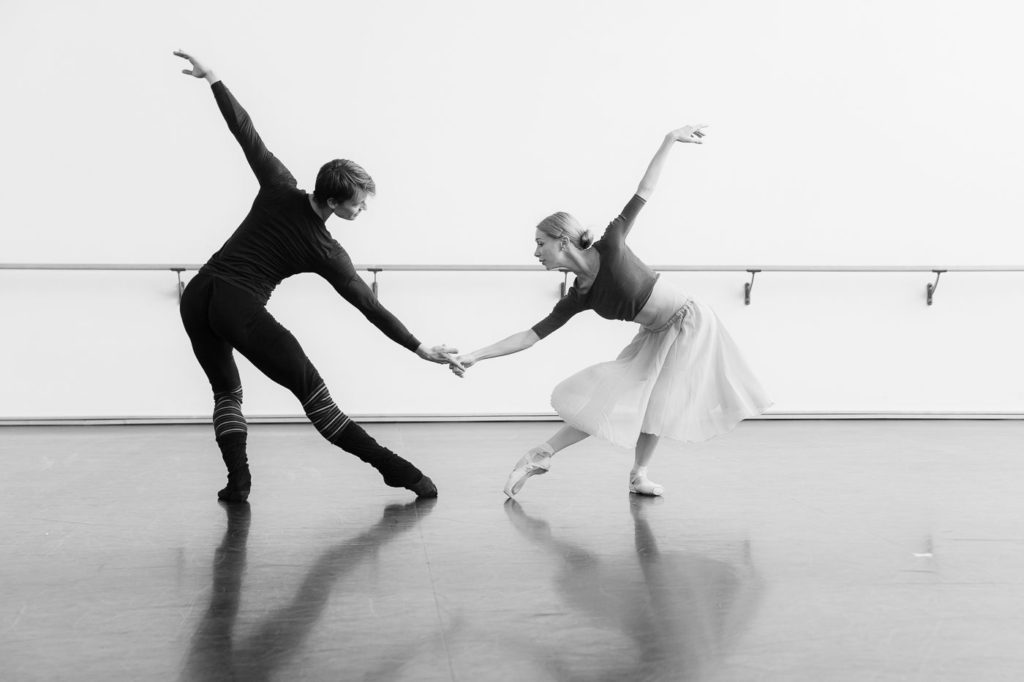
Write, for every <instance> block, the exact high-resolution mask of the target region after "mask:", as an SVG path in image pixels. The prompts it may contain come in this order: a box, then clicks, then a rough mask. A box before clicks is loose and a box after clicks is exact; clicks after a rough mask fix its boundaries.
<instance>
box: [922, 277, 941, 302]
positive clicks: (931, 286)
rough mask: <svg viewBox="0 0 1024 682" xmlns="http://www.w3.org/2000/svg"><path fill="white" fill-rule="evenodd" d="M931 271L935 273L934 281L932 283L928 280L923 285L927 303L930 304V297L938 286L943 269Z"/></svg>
mask: <svg viewBox="0 0 1024 682" xmlns="http://www.w3.org/2000/svg"><path fill="white" fill-rule="evenodd" d="M932 272H934V273H935V283H934V284H933V283H931V282H929V283H928V286H926V287H925V293H926V294H927V296H928V305H931V304H932V297H933V296H934V295H935V290H936V289H938V288H939V278H940V277H942V273H944V272H945V270H932Z"/></svg>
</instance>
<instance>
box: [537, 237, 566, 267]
mask: <svg viewBox="0 0 1024 682" xmlns="http://www.w3.org/2000/svg"><path fill="white" fill-rule="evenodd" d="M534 243H535V244H536V245H537V248H536V249H534V251H533V257H534V258H536V259H537V260H539V261H540V264H541V265H543V266H544V267H545V268H547V269H548V270H555V269H557V268H559V267H562V266H563V261H562V257H563V253H564V252H563V251H562V242H561V240H559V239H555V238H554V237H551V236H549V235H547V234H545V233H544V232H541V231H540V230H537V233H536V234H535V235H534Z"/></svg>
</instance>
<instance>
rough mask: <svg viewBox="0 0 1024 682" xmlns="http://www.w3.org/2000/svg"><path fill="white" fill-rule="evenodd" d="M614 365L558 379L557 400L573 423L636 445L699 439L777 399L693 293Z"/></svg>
mask: <svg viewBox="0 0 1024 682" xmlns="http://www.w3.org/2000/svg"><path fill="white" fill-rule="evenodd" d="M680 300H681V301H683V302H682V305H681V306H680V307H679V308H678V310H677V311H676V313H675V315H673V316H672V318H671V319H670V320H669V321H668V322H667V323H665V324H664V325H662V326H660V327H659V328H657V329H650V328H647V327H642V328H641V330H640V333H639V334H637V335H636V337H634V338H633V340H632V341H631V342H630V344H629V345H628V346H626V347H625V348H624V349H623V350H622V352H621V353H620V354H619V357H618V358H616V359H615V360H614V361H612V362H602V363H600V364H597V365H594V366H592V367H588V368H586V369H584V370H582V371H580V372H577V373H576V374H574V375H572V376H571V377H569V378H568V379H566V380H565V381H563V382H561V383H560V384H558V385H557V386H556V387H555V389H554V392H553V393H552V395H551V405H552V407H554V408H555V411H556V412H558V414H559V416H561V417H562V419H564V420H565V422H566V423H567V424H569V425H570V426H573V427H575V428H577V429H580V430H581V431H585V432H587V433H589V434H590V435H593V436H598V437H600V438H604V439H605V440H607V441H610V442H612V443H614V444H616V445H621V446H623V447H628V448H632V447H634V446H635V445H636V442H637V438H638V437H639V436H640V433H641V432H643V433H652V434H655V435H659V436H666V437H668V438H672V439H675V440H679V441H684V442H699V441H705V440H708V439H709V438H713V437H714V436H717V435H719V434H722V433H725V432H727V431H730V430H732V428H733V427H735V426H736V424H738V423H739V422H741V421H742V420H744V419H746V418H747V417H753V416H755V415H758V414H761V413H762V412H764V411H765V410H766V409H768V408H769V407H770V406H771V404H772V403H771V401H770V400H769V399H768V396H767V395H766V394H765V392H764V389H763V388H761V385H760V384H759V383H758V381H757V378H756V377H755V376H754V374H753V372H752V371H751V370H750V368H749V367H748V366H747V364H746V362H744V360H743V356H742V355H740V352H739V349H738V348H737V347H736V343H735V342H734V341H733V340H732V337H730V336H729V333H728V332H727V331H726V330H725V327H724V326H723V325H722V323H721V321H720V320H719V319H718V316H717V315H715V312H714V311H713V310H712V309H711V308H710V307H708V306H705V305H703V304H701V303H699V302H697V301H694V300H692V299H687V298H681V299H680Z"/></svg>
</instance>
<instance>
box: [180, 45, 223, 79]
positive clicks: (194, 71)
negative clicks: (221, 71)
mask: <svg viewBox="0 0 1024 682" xmlns="http://www.w3.org/2000/svg"><path fill="white" fill-rule="evenodd" d="M174 55H175V56H177V57H181V58H182V59H187V60H188V61H189V63H190V64H192V68H191V69H182V70H181V72H182V73H183V74H185V75H186V76H192V77H193V78H209V77H212V76H213V71H211V70H210V69H208V68H206V67H205V66H203V65H202V64H200V63H199V60H198V59H196V58H195V57H193V56H192V55H190V54H188V53H187V52H182V51H181V50H175V51H174Z"/></svg>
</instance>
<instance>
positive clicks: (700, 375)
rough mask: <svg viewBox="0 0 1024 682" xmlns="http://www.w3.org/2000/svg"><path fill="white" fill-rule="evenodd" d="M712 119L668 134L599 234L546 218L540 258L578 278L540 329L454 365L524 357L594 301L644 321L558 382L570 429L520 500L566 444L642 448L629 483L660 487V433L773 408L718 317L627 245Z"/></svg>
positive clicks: (540, 459)
mask: <svg viewBox="0 0 1024 682" xmlns="http://www.w3.org/2000/svg"><path fill="white" fill-rule="evenodd" d="M705 127H706V126H684V127H682V128H679V129H677V130H673V131H672V132H670V133H669V134H668V135H666V136H665V139H664V141H663V142H662V143H661V146H660V147H658V151H657V153H655V155H654V158H653V159H652V160H651V163H650V165H649V166H648V168H647V172H646V173H644V176H643V178H642V179H641V180H640V185H639V187H638V188H637V191H636V194H635V195H634V196H633V198H631V199H630V200H629V203H627V204H626V207H625V208H624V209H622V213H621V214H620V215H619V216H618V217H617V218H615V220H613V221H612V222H611V223H610V224H609V225H608V228H607V229H606V230H605V233H604V236H603V237H602V238H601V239H600V240H598V241H597V242H594V243H592V238H591V236H590V233H589V231H588V230H584V229H583V228H582V227H581V226H580V224H579V222H577V221H576V219H575V218H573V217H572V216H571V215H569V214H568V213H555V214H553V215H550V216H548V217H547V218H545V219H544V220H542V221H541V223H540V224H539V225H538V226H537V233H536V242H537V249H536V251H535V252H534V256H535V257H536V258H537V259H538V260H540V262H541V264H542V265H543V266H544V267H546V268H547V269H548V270H563V271H564V270H568V271H570V272H572V273H574V274H575V275H576V279H575V282H574V283H573V286H572V287H571V288H570V289H569V292H568V293H567V294H566V295H565V296H564V297H563V298H562V299H561V300H560V301H559V302H558V303H557V304H555V307H554V310H552V312H551V314H550V315H548V316H547V317H546V318H544V319H543V320H541V321H540V322H538V323H537V324H535V325H534V326H533V327H532V328H530V329H527V330H526V331H523V332H520V333H518V334H513V335H512V336H509V337H508V338H505V339H503V340H501V341H498V342H497V343H494V344H491V345H490V346H487V347H485V348H481V349H480V350H477V351H474V352H472V353H467V354H464V355H460V356H458V363H459V364H461V365H462V367H458V366H457V365H455V364H453V365H452V366H451V369H452V371H453V372H455V373H456V374H458V375H460V376H461V375H462V374H463V373H464V371H465V369H464V368H469V367H472V366H473V365H474V364H476V363H477V362H479V361H481V360H485V359H487V358H494V357H498V356H501V355H509V354H511V353H518V352H519V351H521V350H525V349H527V348H529V347H530V346H532V345H533V344H535V343H536V342H537V341H538V340H540V339H543V338H544V337H545V336H547V335H548V334H550V333H551V332H553V331H555V330H556V329H558V328H559V327H561V326H562V325H564V324H565V323H566V322H567V321H568V320H569V318H571V317H572V316H573V315H575V314H576V313H578V312H581V311H583V310H587V309H593V310H594V311H595V312H596V313H597V314H598V315H600V316H601V317H604V318H606V319H613V320H627V321H633V322H636V323H637V324H639V325H640V331H639V333H638V334H637V335H636V337H635V338H634V339H633V341H632V342H631V343H630V344H629V345H628V346H626V348H625V349H624V350H623V351H622V352H621V353H620V354H619V357H618V358H617V359H616V360H615V361H613V362H604V363H601V364H598V365H594V366H593V367H588V368H587V369H584V370H583V371H581V372H579V373H577V374H575V375H573V376H571V377H569V378H568V379H566V380H565V381H563V382H562V383H560V384H558V386H556V387H555V389H554V392H553V394H552V396H551V404H552V406H553V407H554V408H555V411H556V412H558V414H559V416H561V417H562V419H564V420H565V422H566V426H563V427H562V428H561V429H559V431H558V432H557V433H556V434H555V435H554V436H553V437H552V438H550V439H549V440H548V441H547V442H545V443H542V444H540V445H538V446H537V447H535V448H532V449H531V450H529V451H528V452H527V453H526V455H524V456H523V457H522V458H521V459H520V460H519V462H517V463H516V465H515V467H514V468H513V469H512V473H511V474H510V475H509V477H508V482H507V483H506V484H505V494H506V495H508V496H509V497H513V496H514V495H515V494H516V493H518V492H519V490H520V489H521V488H522V487H523V484H525V483H526V479H527V478H529V477H530V476H534V475H537V474H543V473H546V472H547V471H548V469H549V468H550V466H551V457H552V456H553V455H554V454H555V453H556V452H559V451H560V450H562V449H564V448H566V447H568V446H570V445H573V444H574V443H578V442H579V441H581V440H583V439H584V438H586V437H587V436H591V435H593V436H599V437H601V438H604V439H605V440H608V441H610V442H612V443H615V444H616V445H622V446H625V447H629V448H634V449H635V461H634V464H633V468H632V470H631V471H630V472H629V491H630V492H631V493H637V494H639V495H661V494H662V493H663V492H664V489H663V488H662V486H660V485H658V484H657V483H654V482H653V481H651V480H650V479H649V478H648V477H647V466H648V464H649V463H650V461H651V457H652V456H653V454H654V449H655V447H656V446H657V444H658V440H659V438H661V437H662V436H668V437H669V438H673V439H676V440H681V441H689V442H694V441H703V440H707V439H708V438H711V437H713V436H716V435H718V434H720V433H724V432H726V431H729V430H730V429H732V428H733V427H734V426H735V425H736V424H737V423H738V422H740V421H741V420H743V419H745V418H747V417H751V416H753V415H756V414H760V413H761V412H763V411H764V410H766V409H767V408H768V407H769V406H770V405H771V402H770V401H769V400H768V398H767V396H766V395H765V393H764V391H763V389H762V388H761V386H760V385H759V384H758V382H757V379H756V378H755V377H754V375H753V373H752V372H751V371H750V369H748V367H747V365H746V364H745V363H744V361H743V359H742V357H741V356H740V354H739V351H738V349H737V348H736V345H735V344H734V343H733V340H732V338H730V336H729V335H728V333H727V332H726V331H725V329H724V327H723V326H722V324H721V322H719V320H718V317H717V316H716V315H715V313H714V312H713V311H712V310H711V309H710V308H709V307H707V306H705V305H703V304H701V303H699V302H697V301H695V300H693V299H691V298H689V297H688V296H685V295H683V294H681V293H679V292H677V291H675V290H673V289H672V288H671V287H669V286H668V285H667V284H665V283H663V282H662V281H661V280H660V279H658V275H657V274H656V273H655V272H654V271H653V270H651V269H650V268H649V267H648V266H647V265H645V264H644V263H643V262H642V261H640V259H639V258H637V257H636V255H635V254H634V253H633V252H632V250H630V248H629V247H628V246H627V245H626V236H627V235H628V234H629V230H630V228H631V227H632V226H633V221H634V220H635V219H636V216H637V214H638V213H639V212H640V209H641V208H642V207H643V206H644V204H645V203H646V202H647V199H649V198H650V196H651V194H652V193H653V192H654V187H655V185H656V184H657V182H658V177H659V176H660V174H661V169H662V166H663V165H664V163H665V159H666V158H667V156H668V153H669V151H670V150H671V149H672V148H673V146H674V145H675V143H676V142H684V143H695V144H701V143H702V138H703V137H704V133H703V129H704V128H705Z"/></svg>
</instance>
